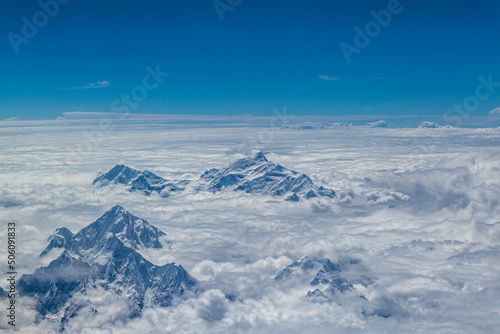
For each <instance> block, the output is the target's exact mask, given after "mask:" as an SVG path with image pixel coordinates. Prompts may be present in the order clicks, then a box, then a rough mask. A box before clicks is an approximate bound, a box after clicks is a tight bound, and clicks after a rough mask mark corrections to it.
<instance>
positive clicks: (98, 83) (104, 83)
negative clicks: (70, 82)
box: [71, 80, 111, 89]
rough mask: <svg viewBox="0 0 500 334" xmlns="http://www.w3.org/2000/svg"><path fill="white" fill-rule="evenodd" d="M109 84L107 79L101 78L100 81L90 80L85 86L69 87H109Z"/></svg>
mask: <svg viewBox="0 0 500 334" xmlns="http://www.w3.org/2000/svg"><path fill="white" fill-rule="evenodd" d="M109 85H111V82H110V81H107V80H102V81H96V82H91V83H89V84H87V85H85V86H80V87H74V88H71V89H94V88H105V87H109Z"/></svg>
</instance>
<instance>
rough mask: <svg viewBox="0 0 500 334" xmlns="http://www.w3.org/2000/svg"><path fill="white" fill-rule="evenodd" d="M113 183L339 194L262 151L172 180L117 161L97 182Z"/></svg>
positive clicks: (291, 195) (165, 190) (295, 197)
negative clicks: (189, 177) (192, 177)
mask: <svg viewBox="0 0 500 334" xmlns="http://www.w3.org/2000/svg"><path fill="white" fill-rule="evenodd" d="M112 183H115V184H123V185H125V186H126V187H127V189H128V190H129V191H141V192H143V193H144V194H146V195H150V194H151V193H152V192H157V193H158V194H160V195H161V196H162V197H168V196H169V194H170V193H172V192H181V191H184V190H185V189H186V188H187V187H188V186H190V187H191V189H192V190H193V191H195V192H196V191H210V192H218V191H222V190H233V191H244V192H246V193H249V194H263V195H271V196H280V197H285V200H287V201H294V202H296V201H299V200H300V199H301V198H303V199H309V198H313V197H320V196H321V197H330V198H333V197H335V192H334V191H333V190H331V189H328V188H325V187H323V186H317V185H315V184H314V182H313V181H312V180H311V178H310V177H309V176H307V175H306V174H303V173H299V172H296V171H294V170H290V169H288V168H286V167H283V166H281V165H280V164H275V163H273V162H271V161H269V160H268V159H267V158H266V157H265V156H264V154H263V153H262V152H259V153H257V154H256V155H255V156H253V157H247V158H242V159H239V160H236V161H235V162H233V163H231V164H230V165H229V166H227V167H225V168H221V169H217V168H212V169H210V170H208V171H206V172H204V173H203V174H202V175H201V176H200V178H199V179H198V180H195V181H192V182H190V181H189V180H179V181H168V180H166V179H163V178H161V177H160V176H158V175H156V174H154V173H152V172H149V171H144V172H141V171H138V170H136V169H132V168H130V167H127V166H124V165H116V166H115V167H113V168H112V169H111V170H109V171H108V172H106V173H104V174H102V175H100V176H99V177H97V178H96V179H95V180H94V182H93V184H94V185H98V186H100V187H103V186H107V185H109V184H112Z"/></svg>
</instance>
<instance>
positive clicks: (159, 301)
mask: <svg viewBox="0 0 500 334" xmlns="http://www.w3.org/2000/svg"><path fill="white" fill-rule="evenodd" d="M163 235H165V233H164V232H163V231H161V230H159V229H157V228H156V227H154V226H152V225H151V224H149V223H148V222H147V221H146V220H144V219H141V218H139V217H136V216H134V215H132V214H130V213H129V212H127V211H126V210H125V209H123V208H122V207H121V206H119V205H117V206H114V207H113V208H111V210H109V211H108V212H106V213H105V214H104V215H102V216H101V217H100V218H99V219H97V220H96V221H95V222H93V223H92V224H90V225H88V226H87V227H85V228H83V229H82V230H80V231H79V232H78V233H76V234H74V235H73V233H72V232H71V231H70V230H68V229H67V228H64V227H63V228H59V229H57V230H56V233H55V234H53V235H52V236H51V237H50V238H49V239H48V242H49V244H48V246H47V247H46V248H45V249H44V251H43V252H42V253H41V254H40V256H46V255H47V254H49V253H50V251H51V250H52V249H54V248H62V249H64V251H63V252H62V254H61V255H60V256H59V257H57V258H56V259H55V260H53V261H52V262H50V264H49V265H48V266H47V267H42V268H38V269H36V270H35V272H34V273H33V274H28V275H23V276H21V278H20V279H19V283H18V288H19V292H20V294H21V295H24V296H31V297H34V298H35V299H36V301H37V304H36V310H37V311H38V312H39V313H40V314H41V315H42V316H46V315H58V316H59V318H60V319H59V320H60V321H61V322H64V321H66V320H67V319H69V318H70V317H72V316H74V315H76V314H77V312H78V310H79V309H80V308H81V307H83V305H81V304H79V302H78V303H77V302H75V303H71V302H70V303H68V301H69V300H70V299H71V298H72V297H73V296H74V295H75V294H76V293H81V294H84V295H85V293H86V290H87V289H88V288H95V287H99V288H102V289H104V290H106V291H110V292H113V293H115V294H117V295H119V296H122V297H124V298H126V299H127V300H128V301H129V302H130V314H131V316H132V317H134V316H137V315H140V314H141V310H142V309H143V308H144V307H147V306H150V305H158V306H169V305H171V303H172V300H173V298H174V297H175V296H180V295H182V294H183V293H184V291H185V289H193V288H194V287H195V286H196V280H195V279H194V278H192V277H191V276H190V275H189V274H188V272H187V271H186V270H185V269H184V268H183V267H182V266H180V265H178V264H176V263H169V264H166V265H163V266H157V265H154V264H152V263H151V262H150V261H148V260H146V259H145V258H144V257H143V256H142V255H141V254H140V253H139V252H138V251H137V250H138V249H140V248H161V247H162V245H161V243H160V241H159V238H160V237H161V236H163Z"/></svg>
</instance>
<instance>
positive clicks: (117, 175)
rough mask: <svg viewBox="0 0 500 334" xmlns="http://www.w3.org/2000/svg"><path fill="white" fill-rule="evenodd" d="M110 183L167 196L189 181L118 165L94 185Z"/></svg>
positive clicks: (147, 193)
mask: <svg viewBox="0 0 500 334" xmlns="http://www.w3.org/2000/svg"><path fill="white" fill-rule="evenodd" d="M110 183H117V184H123V185H125V186H126V187H127V188H128V190H129V191H132V192H133V191H140V192H143V193H144V194H145V195H147V196H149V195H151V193H153V192H157V193H158V194H160V195H161V196H163V197H167V196H168V195H169V193H170V192H177V191H183V190H184V189H185V187H186V185H187V184H188V183H189V181H188V180H180V181H168V180H166V179H164V178H162V177H160V176H158V175H156V174H155V173H153V172H150V171H147V170H146V171H143V172H142V171H139V170H136V169H133V168H130V167H127V166H124V165H116V166H115V167H113V168H112V169H111V170H110V171H108V172H107V173H104V174H103V175H101V176H99V177H97V178H96V179H95V180H94V182H93V184H94V185H99V186H100V187H103V186H107V185H109V184H110Z"/></svg>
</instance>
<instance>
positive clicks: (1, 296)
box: [0, 288, 9, 299]
mask: <svg viewBox="0 0 500 334" xmlns="http://www.w3.org/2000/svg"><path fill="white" fill-rule="evenodd" d="M8 296H9V293H8V292H7V291H5V290H4V289H2V288H0V299H5V298H7V297H8Z"/></svg>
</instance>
